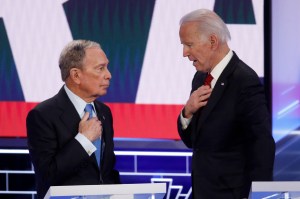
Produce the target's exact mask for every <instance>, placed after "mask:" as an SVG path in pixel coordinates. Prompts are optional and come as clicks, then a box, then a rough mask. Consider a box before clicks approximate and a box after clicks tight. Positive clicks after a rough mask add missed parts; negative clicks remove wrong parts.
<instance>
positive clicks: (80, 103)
mask: <svg viewBox="0 0 300 199" xmlns="http://www.w3.org/2000/svg"><path fill="white" fill-rule="evenodd" d="M64 89H65V91H66V93H67V95H68V97H69V99H70V100H71V102H72V104H73V105H74V107H75V109H76V111H77V113H78V115H79V116H80V118H82V117H83V115H84V108H85V106H86V104H87V103H86V102H85V101H84V100H83V99H81V98H80V97H79V96H78V95H76V94H75V93H73V92H72V91H71V90H70V89H69V88H68V87H67V85H64ZM90 104H92V105H93V107H94V111H95V110H96V109H95V105H94V102H91V103H90Z"/></svg>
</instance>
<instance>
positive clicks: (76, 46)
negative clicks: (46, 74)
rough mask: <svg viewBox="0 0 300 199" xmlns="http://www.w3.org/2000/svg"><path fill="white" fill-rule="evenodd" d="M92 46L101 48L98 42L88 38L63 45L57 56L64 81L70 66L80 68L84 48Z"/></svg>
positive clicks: (83, 56) (68, 74)
mask: <svg viewBox="0 0 300 199" xmlns="http://www.w3.org/2000/svg"><path fill="white" fill-rule="evenodd" d="M92 47H98V48H100V49H101V46H100V44H99V43H97V42H94V41H88V40H74V41H71V42H70V43H68V44H67V45H66V46H65V47H64V49H63V50H62V52H61V54H60V57H59V68H60V72H61V78H62V80H63V81H66V79H67V78H68V77H69V76H70V70H71V69H72V68H82V62H83V60H84V58H85V50H86V49H87V48H92Z"/></svg>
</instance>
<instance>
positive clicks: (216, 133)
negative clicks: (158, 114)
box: [177, 53, 275, 199]
mask: <svg viewBox="0 0 300 199" xmlns="http://www.w3.org/2000/svg"><path fill="white" fill-rule="evenodd" d="M205 76H206V74H203V73H201V72H197V73H196V74H195V76H194V79H193V83H192V92H193V91H194V90H196V89H197V88H198V87H200V86H201V85H203V82H204V79H205ZM177 123H178V132H179V135H180V137H181V139H182V140H183V142H184V143H185V144H186V146H187V147H189V148H192V149H193V157H192V186H193V196H194V199H208V198H212V199H223V198H224V199H231V198H232V199H240V198H243V197H244V198H246V197H248V193H249V189H250V184H251V181H269V180H272V175H273V174H272V172H273V162H274V155H275V144H274V140H273V137H272V131H271V119H270V114H269V111H268V110H267V106H266V100H265V93H264V89H263V86H262V85H261V82H260V80H259V78H258V76H257V74H256V73H255V72H254V71H253V70H252V69H251V68H250V67H249V66H247V65H246V64H245V63H243V62H242V61H241V60H240V59H239V58H238V57H237V55H236V54H235V53H234V55H233V57H232V59H231V60H230V62H229V63H228V65H227V66H226V67H225V69H224V71H223V72H222V74H221V75H220V77H219V79H218V80H217V82H216V85H215V87H214V89H213V91H212V94H211V96H210V98H209V99H208V103H207V105H206V106H205V107H203V108H201V109H199V110H198V111H197V112H196V113H195V114H194V116H193V118H192V121H191V123H190V124H189V126H188V128H187V129H186V130H184V131H183V130H182V126H181V122H180V119H179V118H178V121H177Z"/></svg>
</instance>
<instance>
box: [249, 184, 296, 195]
mask: <svg viewBox="0 0 300 199" xmlns="http://www.w3.org/2000/svg"><path fill="white" fill-rule="evenodd" d="M262 198H263V199H300V181H272V182H252V186H251V190H250V194H249V199H262Z"/></svg>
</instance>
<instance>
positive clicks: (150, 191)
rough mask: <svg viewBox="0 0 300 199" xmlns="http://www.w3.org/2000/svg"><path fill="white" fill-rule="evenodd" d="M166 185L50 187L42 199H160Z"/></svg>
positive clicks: (163, 194)
mask: <svg viewBox="0 0 300 199" xmlns="http://www.w3.org/2000/svg"><path fill="white" fill-rule="evenodd" d="M165 193H166V183H145V184H114V185H75V186H51V187H50V188H49V190H48V192H47V193H46V195H45V197H44V199H161V198H163V197H164V196H165Z"/></svg>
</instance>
